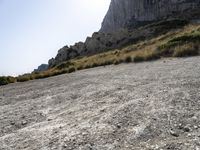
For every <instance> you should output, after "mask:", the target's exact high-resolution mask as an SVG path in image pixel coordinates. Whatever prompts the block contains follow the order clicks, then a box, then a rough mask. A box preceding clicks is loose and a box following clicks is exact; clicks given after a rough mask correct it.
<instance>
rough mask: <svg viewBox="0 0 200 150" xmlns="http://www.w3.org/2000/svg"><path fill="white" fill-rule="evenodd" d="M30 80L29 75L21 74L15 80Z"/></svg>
mask: <svg viewBox="0 0 200 150" xmlns="http://www.w3.org/2000/svg"><path fill="white" fill-rule="evenodd" d="M29 80H31V78H30V75H21V76H18V77H17V82H25V81H29Z"/></svg>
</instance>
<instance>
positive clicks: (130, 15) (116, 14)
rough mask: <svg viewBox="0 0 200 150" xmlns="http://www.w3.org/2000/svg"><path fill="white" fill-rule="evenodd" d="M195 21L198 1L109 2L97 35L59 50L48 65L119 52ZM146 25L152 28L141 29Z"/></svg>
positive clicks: (115, 0)
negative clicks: (103, 53)
mask: <svg viewBox="0 0 200 150" xmlns="http://www.w3.org/2000/svg"><path fill="white" fill-rule="evenodd" d="M173 19H175V20H174V21H173ZM197 19H200V0H112V1H111V4H110V8H109V10H108V12H107V14H106V16H105V18H104V20H103V23H102V27H101V29H100V32H95V33H94V34H93V35H92V37H88V38H87V39H86V41H85V42H78V43H76V44H75V45H73V46H70V47H68V46H65V47H63V48H61V49H60V50H59V51H58V54H57V56H56V57H55V58H52V59H50V60H49V63H48V64H49V67H50V68H51V67H53V66H55V65H58V64H59V63H61V62H63V61H67V60H70V59H73V58H76V57H79V56H88V55H93V54H97V53H101V52H105V51H108V50H112V49H119V48H121V47H123V46H126V45H128V44H130V43H132V44H133V43H136V42H138V41H141V40H145V39H148V38H152V37H155V36H157V35H160V34H163V33H165V32H168V31H169V30H171V29H174V28H180V27H182V26H184V25H185V24H186V23H188V22H189V21H191V20H197ZM170 20H171V21H170ZM148 23H152V24H154V25H151V26H146V27H145V26H143V25H145V24H148ZM141 26H143V27H141ZM137 27H141V28H137Z"/></svg>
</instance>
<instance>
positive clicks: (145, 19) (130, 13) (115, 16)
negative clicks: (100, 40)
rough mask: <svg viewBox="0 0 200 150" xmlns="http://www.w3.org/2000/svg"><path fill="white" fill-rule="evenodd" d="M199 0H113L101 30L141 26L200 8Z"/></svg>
mask: <svg viewBox="0 0 200 150" xmlns="http://www.w3.org/2000/svg"><path fill="white" fill-rule="evenodd" d="M199 5H200V1H199V0H112V1H111V4H110V8H109V10H108V13H107V14H106V16H105V18H104V20H103V23H102V28H101V30H100V31H101V32H114V31H117V30H119V29H120V28H126V27H129V26H133V27H134V26H140V25H143V24H146V23H149V22H152V21H156V20H160V19H162V18H164V17H167V16H171V15H174V14H175V15H177V14H181V15H182V16H184V15H187V14H184V13H183V12H185V11H187V10H191V9H195V8H199Z"/></svg>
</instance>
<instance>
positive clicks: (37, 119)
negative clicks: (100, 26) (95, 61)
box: [0, 57, 200, 150]
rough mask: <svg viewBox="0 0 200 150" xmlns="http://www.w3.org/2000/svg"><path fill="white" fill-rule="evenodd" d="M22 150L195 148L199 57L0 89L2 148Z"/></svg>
mask: <svg viewBox="0 0 200 150" xmlns="http://www.w3.org/2000/svg"><path fill="white" fill-rule="evenodd" d="M24 149H26V150H38V149H41V150H58V149H61V150H130V149H134V150H156V149H157V150H161V149H162V150H198V149H200V57H192V58H185V59H166V60H159V61H154V62H145V63H139V64H134V63H131V64H121V65H117V66H107V67H99V68H94V69H89V70H83V71H78V72H75V73H71V74H64V75H60V76H56V77H51V78H48V79H41V80H34V81H30V82H25V83H15V84H9V85H6V86H3V87H0V150H24Z"/></svg>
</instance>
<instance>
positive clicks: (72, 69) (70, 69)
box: [68, 67, 76, 73]
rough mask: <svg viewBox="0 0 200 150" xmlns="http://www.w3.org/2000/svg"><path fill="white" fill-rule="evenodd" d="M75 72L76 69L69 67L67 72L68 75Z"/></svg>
mask: <svg viewBox="0 0 200 150" xmlns="http://www.w3.org/2000/svg"><path fill="white" fill-rule="evenodd" d="M74 71H76V69H75V68H74V67H70V68H69V70H68V73H71V72H74Z"/></svg>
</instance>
